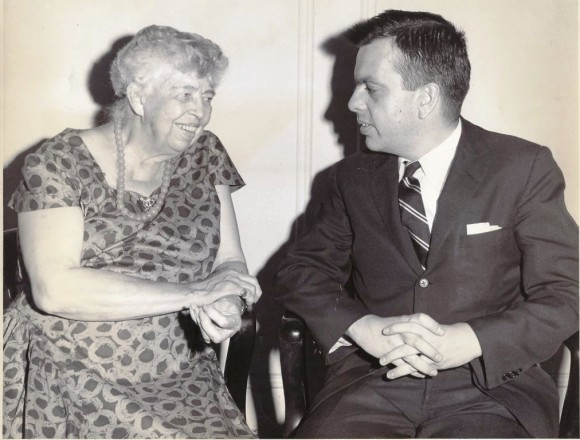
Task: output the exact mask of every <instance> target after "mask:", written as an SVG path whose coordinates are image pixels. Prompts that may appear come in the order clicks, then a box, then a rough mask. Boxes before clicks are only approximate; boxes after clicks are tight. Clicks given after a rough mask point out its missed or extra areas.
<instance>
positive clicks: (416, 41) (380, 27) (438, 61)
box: [346, 9, 471, 118]
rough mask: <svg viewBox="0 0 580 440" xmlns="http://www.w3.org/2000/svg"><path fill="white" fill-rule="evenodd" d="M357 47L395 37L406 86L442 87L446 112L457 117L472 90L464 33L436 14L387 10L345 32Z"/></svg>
mask: <svg viewBox="0 0 580 440" xmlns="http://www.w3.org/2000/svg"><path fill="white" fill-rule="evenodd" d="M346 36H347V38H348V39H349V40H350V41H351V42H353V43H354V44H355V45H357V46H358V47H360V46H364V45H366V44H369V43H371V42H373V41H374V40H376V39H378V38H390V39H392V41H393V43H394V46H395V47H396V48H397V49H398V51H399V54H400V55H399V56H398V57H397V58H398V59H397V60H396V61H395V63H394V68H395V70H396V71H397V73H398V74H399V75H401V77H402V78H403V87H405V89H406V90H416V89H417V88H418V87H421V86H422V85H425V84H428V83H435V84H437V85H439V87H440V88H441V89H442V94H443V98H444V104H445V112H446V114H447V116H449V117H452V118H456V117H458V116H459V114H460V112H461V105H462V104H463V100H464V99H465V96H466V95H467V91H468V90H469V77H470V74H471V65H470V63H469V58H468V56H467V46H466V42H465V34H464V33H463V32H462V31H460V30H458V29H457V28H455V26H453V24H452V23H450V22H449V21H447V20H445V19H444V18H443V17H441V16H440V15H437V14H432V13H429V12H409V11H397V10H392V9H390V10H386V11H384V12H382V13H381V14H379V15H377V16H376V17H373V18H371V19H369V20H366V21H364V22H361V23H359V24H357V25H355V26H353V27H352V28H351V29H349V30H348V31H347V33H346Z"/></svg>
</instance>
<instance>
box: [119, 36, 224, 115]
mask: <svg viewBox="0 0 580 440" xmlns="http://www.w3.org/2000/svg"><path fill="white" fill-rule="evenodd" d="M161 66H169V67H171V68H174V69H177V70H180V71H183V72H189V71H195V72H196V73H197V74H198V75H199V76H200V77H203V78H207V79H208V80H209V82H210V84H211V85H212V86H213V87H216V86H217V85H218V84H219V81H220V80H221V78H222V75H223V73H224V72H225V70H226V68H227V66H228V59H227V58H226V56H225V55H224V54H223V52H222V50H221V48H220V47H219V46H218V45H217V44H215V43H214V42H212V41H211V40H208V39H207V38H204V37H202V36H201V35H198V34H193V33H188V32H181V31H178V30H177V29H174V28H172V27H169V26H157V25H151V26H147V27H146V28H143V29H141V30H140V31H139V32H137V34H135V36H134V37H133V38H132V39H131V41H129V43H127V45H126V46H124V47H123V48H122V49H121V50H120V51H119V52H118V53H117V55H116V56H115V59H114V60H113V63H112V65H111V70H110V78H111V83H112V85H113V89H114V91H115V94H116V95H117V96H118V97H119V98H121V99H119V100H118V101H117V102H116V103H114V104H113V106H112V108H111V109H110V111H109V113H112V115H111V116H113V117H115V116H121V114H122V113H123V112H124V111H126V110H127V108H126V107H127V100H126V98H125V95H126V92H127V87H128V86H129V84H137V85H139V86H141V87H144V86H147V84H148V83H149V82H150V80H151V79H152V78H153V77H154V76H155V74H156V73H157V72H158V71H159V68H160V67H161Z"/></svg>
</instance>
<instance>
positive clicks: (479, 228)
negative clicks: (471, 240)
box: [467, 222, 501, 235]
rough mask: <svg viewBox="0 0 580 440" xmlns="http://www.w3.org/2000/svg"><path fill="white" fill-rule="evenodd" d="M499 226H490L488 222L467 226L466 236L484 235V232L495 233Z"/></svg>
mask: <svg viewBox="0 0 580 440" xmlns="http://www.w3.org/2000/svg"><path fill="white" fill-rule="evenodd" d="M498 229H501V226H498V225H490V224H489V222H485V223H473V224H471V225H467V235H475V234H484V233H485V232H491V231H497V230H498Z"/></svg>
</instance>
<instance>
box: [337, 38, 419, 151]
mask: <svg viewBox="0 0 580 440" xmlns="http://www.w3.org/2000/svg"><path fill="white" fill-rule="evenodd" d="M397 54H398V49H396V48H395V47H394V46H393V43H392V42H391V40H390V39H388V38H381V39H377V40H374V41H373V42H371V43H369V44H367V45H365V46H362V47H361V48H360V49H359V51H358V55H357V57H356V66H355V69H354V77H355V81H356V86H355V90H354V92H353V94H352V97H351V98H350V101H349V103H348V108H349V109H350V110H351V111H353V112H355V113H356V115H357V121H358V124H359V127H360V132H361V133H362V134H363V135H364V136H365V137H366V145H367V147H368V148H369V150H372V151H380V152H384V153H392V154H395V155H397V156H402V157H405V158H408V159H412V160H414V159H416V158H415V157H414V156H415V155H414V154H413V149H414V147H413V145H414V144H416V142H415V139H416V137H417V135H418V133H417V131H418V130H417V129H418V126H417V123H418V121H419V117H418V105H417V103H418V92H416V91H410V90H404V89H403V80H402V78H401V75H399V74H398V73H397V72H396V71H395V69H394V67H393V64H394V61H395V59H396V58H395V57H396V56H397Z"/></svg>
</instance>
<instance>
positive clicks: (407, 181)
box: [399, 162, 431, 269]
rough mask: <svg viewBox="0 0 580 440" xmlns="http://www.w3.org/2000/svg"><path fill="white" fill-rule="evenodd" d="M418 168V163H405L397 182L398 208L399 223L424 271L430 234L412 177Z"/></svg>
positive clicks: (419, 188) (415, 181) (418, 186)
mask: <svg viewBox="0 0 580 440" xmlns="http://www.w3.org/2000/svg"><path fill="white" fill-rule="evenodd" d="M419 168H421V164H420V163H419V162H413V163H409V162H405V173H404V174H403V178H402V179H401V182H399V208H400V210H401V222H402V223H403V226H405V228H406V229H407V231H409V235H410V236H411V241H412V242H413V246H414V247H415V252H417V256H418V257H419V261H420V262H421V266H422V267H423V269H425V268H426V267H427V253H428V252H429V241H430V239H431V233H430V232H429V223H427V217H426V216H425V208H424V206H423V198H422V197H421V184H420V183H419V181H418V180H417V179H416V178H414V177H413V174H415V172H416V171H417V170H418V169H419Z"/></svg>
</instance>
